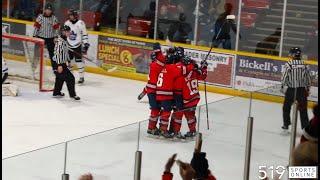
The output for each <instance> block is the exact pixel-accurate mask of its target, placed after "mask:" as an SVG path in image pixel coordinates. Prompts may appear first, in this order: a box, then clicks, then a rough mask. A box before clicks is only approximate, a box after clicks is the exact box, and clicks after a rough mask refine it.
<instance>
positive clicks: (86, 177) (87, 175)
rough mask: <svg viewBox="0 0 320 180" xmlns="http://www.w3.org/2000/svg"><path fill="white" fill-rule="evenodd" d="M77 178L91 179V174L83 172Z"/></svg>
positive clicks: (81, 179) (82, 179)
mask: <svg viewBox="0 0 320 180" xmlns="http://www.w3.org/2000/svg"><path fill="white" fill-rule="evenodd" d="M79 180H93V176H92V174H90V173H88V174H83V175H82V176H80V177H79Z"/></svg>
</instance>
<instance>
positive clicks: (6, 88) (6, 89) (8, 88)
mask: <svg viewBox="0 0 320 180" xmlns="http://www.w3.org/2000/svg"><path fill="white" fill-rule="evenodd" d="M8 71H9V69H8V66H7V63H6V61H5V59H4V58H3V57H2V96H18V93H19V88H18V86H16V85H13V84H10V83H9V82H6V80H7V78H8Z"/></svg>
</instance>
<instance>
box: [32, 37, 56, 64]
mask: <svg viewBox="0 0 320 180" xmlns="http://www.w3.org/2000/svg"><path fill="white" fill-rule="evenodd" d="M38 38H41V39H43V40H44V44H45V46H46V47H47V49H48V52H49V57H50V61H51V67H52V70H54V69H56V67H57V63H56V62H55V61H53V56H54V46H55V44H54V38H43V37H38ZM35 53H36V55H35V56H36V57H38V56H40V54H39V50H38V48H35Z"/></svg>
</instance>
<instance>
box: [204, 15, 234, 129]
mask: <svg viewBox="0 0 320 180" xmlns="http://www.w3.org/2000/svg"><path fill="white" fill-rule="evenodd" d="M234 18H235V17H234V15H228V16H227V17H226V20H225V21H224V22H223V24H222V26H221V27H220V30H219V31H218V34H217V35H216V36H213V37H212V40H211V47H210V50H209V52H208V54H207V56H206V58H205V59H204V62H207V59H208V57H209V55H210V53H211V51H212V48H213V44H214V43H213V42H214V41H215V40H217V39H218V37H219V35H220V33H221V30H222V28H223V26H224V25H225V24H226V22H227V21H228V20H229V19H234ZM204 97H205V103H206V115H207V128H208V130H209V129H210V127H209V112H208V97H207V81H206V80H204Z"/></svg>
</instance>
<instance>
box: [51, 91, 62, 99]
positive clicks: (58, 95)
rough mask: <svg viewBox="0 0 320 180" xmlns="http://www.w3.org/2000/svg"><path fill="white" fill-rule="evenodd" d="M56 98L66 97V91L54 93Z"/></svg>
mask: <svg viewBox="0 0 320 180" xmlns="http://www.w3.org/2000/svg"><path fill="white" fill-rule="evenodd" d="M52 96H53V97H54V98H62V97H64V93H63V92H59V93H57V94H53V95H52Z"/></svg>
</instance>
